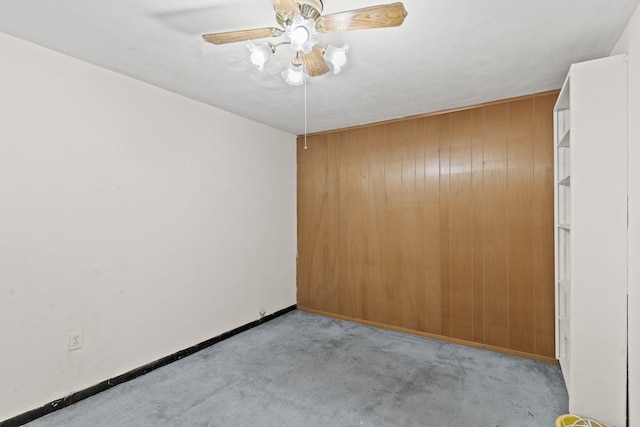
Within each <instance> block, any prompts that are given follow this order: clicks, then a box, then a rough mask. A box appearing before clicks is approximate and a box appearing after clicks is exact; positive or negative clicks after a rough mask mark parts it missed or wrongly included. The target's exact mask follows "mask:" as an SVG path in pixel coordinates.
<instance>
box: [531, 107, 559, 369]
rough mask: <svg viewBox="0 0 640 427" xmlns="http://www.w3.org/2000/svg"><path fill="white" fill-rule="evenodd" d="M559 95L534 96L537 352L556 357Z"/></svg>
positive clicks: (534, 230) (534, 229)
mask: <svg viewBox="0 0 640 427" xmlns="http://www.w3.org/2000/svg"><path fill="white" fill-rule="evenodd" d="M556 98H557V96H556V95H547V96H545V97H540V98H535V99H534V100H533V105H534V112H533V114H534V119H535V120H534V123H535V129H534V143H533V144H534V153H533V156H534V161H533V165H534V166H533V167H534V171H533V191H534V196H533V218H534V225H533V235H534V253H533V260H534V292H535V343H536V345H535V354H537V355H540V356H546V357H554V356H555V311H554V304H555V296H554V292H555V291H554V289H555V287H554V283H553V282H554V270H553V268H554V266H553V250H550V248H552V247H553V228H552V227H549V224H552V223H553V115H552V114H550V113H549V112H550V111H552V110H553V106H554V104H555V102H556Z"/></svg>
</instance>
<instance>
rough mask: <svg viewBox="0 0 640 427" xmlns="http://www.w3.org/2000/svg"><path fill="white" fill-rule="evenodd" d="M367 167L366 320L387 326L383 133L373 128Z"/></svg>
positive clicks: (381, 129) (369, 137)
mask: <svg viewBox="0 0 640 427" xmlns="http://www.w3.org/2000/svg"><path fill="white" fill-rule="evenodd" d="M366 146H367V153H368V163H369V170H368V175H369V190H368V191H369V199H368V200H369V203H368V208H369V211H368V217H369V222H368V225H369V236H368V237H369V239H368V241H369V265H368V272H369V292H368V297H369V303H368V308H369V309H368V313H367V314H368V317H366V318H365V320H370V321H372V322H380V323H385V322H386V308H385V307H386V300H387V295H386V280H385V279H386V276H387V275H386V248H387V237H386V236H387V225H386V221H387V216H386V211H387V204H386V196H385V159H386V147H385V129H384V126H375V127H372V128H369V130H368V141H367V144H366Z"/></svg>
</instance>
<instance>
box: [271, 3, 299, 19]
mask: <svg viewBox="0 0 640 427" xmlns="http://www.w3.org/2000/svg"><path fill="white" fill-rule="evenodd" d="M273 8H274V9H275V10H276V11H278V12H280V13H281V14H283V15H285V16H289V17H290V16H293V15H297V14H298V13H300V8H299V7H298V3H296V0H273Z"/></svg>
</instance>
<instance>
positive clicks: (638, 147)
mask: <svg viewBox="0 0 640 427" xmlns="http://www.w3.org/2000/svg"><path fill="white" fill-rule="evenodd" d="M625 52H626V53H628V54H629V399H630V401H629V410H630V414H629V425H630V427H638V426H640V7H639V8H638V9H637V10H636V11H635V13H634V15H633V17H632V18H631V21H630V22H629V24H628V25H627V28H626V30H625V31H624V33H623V34H622V36H621V37H620V40H618V43H617V45H616V47H615V48H614V49H613V52H612V55H615V54H618V53H625Z"/></svg>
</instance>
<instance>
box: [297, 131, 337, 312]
mask: <svg viewBox="0 0 640 427" xmlns="http://www.w3.org/2000/svg"><path fill="white" fill-rule="evenodd" d="M307 145H308V149H307V150H304V142H303V141H301V142H300V144H299V146H298V155H299V163H298V170H299V174H298V175H299V177H300V179H299V182H298V188H299V192H300V191H303V192H304V194H301V195H299V197H298V206H299V207H300V209H299V210H298V214H299V215H306V216H305V218H306V220H305V221H299V222H298V229H299V230H300V234H299V235H298V270H299V271H298V276H299V278H300V280H302V282H298V292H299V294H300V295H302V296H303V298H307V299H308V304H309V306H310V307H312V308H317V309H319V310H325V309H328V308H330V307H327V306H325V305H324V304H325V287H324V283H325V275H326V268H325V266H326V259H325V258H324V256H325V248H326V246H327V240H326V232H325V230H326V228H327V221H328V216H327V215H328V212H327V204H326V200H327V197H326V196H327V174H326V172H327V144H326V137H325V136H324V135H317V136H313V137H310V138H308V143H307ZM311 171H313V172H312V173H309V172H311Z"/></svg>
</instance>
